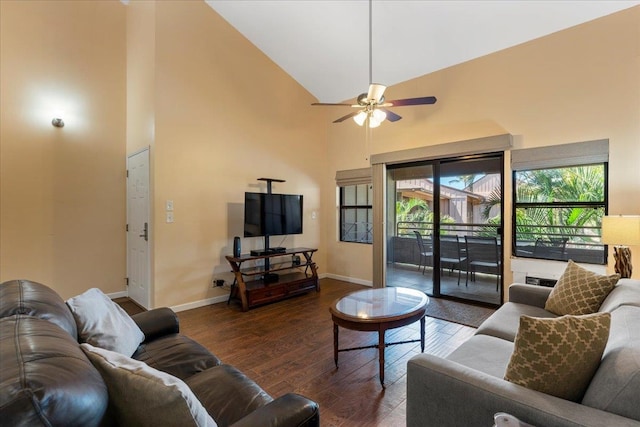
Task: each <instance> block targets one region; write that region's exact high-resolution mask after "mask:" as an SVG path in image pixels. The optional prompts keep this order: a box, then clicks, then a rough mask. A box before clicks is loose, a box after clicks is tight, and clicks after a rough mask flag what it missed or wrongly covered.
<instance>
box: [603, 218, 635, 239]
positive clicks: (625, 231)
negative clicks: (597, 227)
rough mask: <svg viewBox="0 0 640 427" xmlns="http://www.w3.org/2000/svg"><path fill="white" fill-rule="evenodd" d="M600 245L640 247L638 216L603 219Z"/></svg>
mask: <svg viewBox="0 0 640 427" xmlns="http://www.w3.org/2000/svg"><path fill="white" fill-rule="evenodd" d="M602 243H604V244H607V245H626V246H636V245H640V215H613V216H605V217H603V218H602Z"/></svg>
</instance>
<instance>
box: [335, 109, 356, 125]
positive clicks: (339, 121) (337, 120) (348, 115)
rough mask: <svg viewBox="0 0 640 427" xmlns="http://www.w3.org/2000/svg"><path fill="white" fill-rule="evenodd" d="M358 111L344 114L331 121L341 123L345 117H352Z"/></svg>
mask: <svg viewBox="0 0 640 427" xmlns="http://www.w3.org/2000/svg"><path fill="white" fill-rule="evenodd" d="M359 112H360V111H354V112H353V113H349V114H347V115H346V116H342V117H340V118H339V119H336V120H334V121H333V123H342V122H344V121H345V120H347V119H350V118H351V117H354V116H355V115H356V114H358V113H359Z"/></svg>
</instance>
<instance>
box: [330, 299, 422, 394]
mask: <svg viewBox="0 0 640 427" xmlns="http://www.w3.org/2000/svg"><path fill="white" fill-rule="evenodd" d="M428 304H429V297H427V296H426V295H425V294H424V293H423V292H420V291H416V290H414V289H409V288H400V287H386V288H377V289H367V290H363V291H356V292H352V293H350V294H348V295H346V296H344V297H342V298H339V299H337V300H336V301H335V302H334V303H333V304H332V305H331V307H329V311H330V312H331V319H332V320H333V359H334V361H335V363H336V368H337V367H338V353H339V352H341V351H351V350H362V349H365V348H377V349H378V355H379V356H378V359H379V363H380V384H382V386H383V387H384V349H385V347H388V346H390V345H396V344H407V343H412V342H418V341H420V350H421V351H422V352H424V316H425V312H426V311H427V305H428ZM416 320H420V339H419V340H417V339H416V340H409V341H400V342H393V343H385V341H384V334H385V332H386V331H387V329H395V328H399V327H401V326H406V325H409V324H411V323H413V322H415V321H416ZM338 326H342V327H343V328H346V329H352V330H356V331H378V344H377V345H369V346H364V347H352V348H338Z"/></svg>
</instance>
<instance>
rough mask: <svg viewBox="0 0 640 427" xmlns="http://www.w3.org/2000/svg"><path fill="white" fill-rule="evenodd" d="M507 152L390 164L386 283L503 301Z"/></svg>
mask: <svg viewBox="0 0 640 427" xmlns="http://www.w3.org/2000/svg"><path fill="white" fill-rule="evenodd" d="M502 165H503V156H502V153H499V154H491V155H484V156H473V157H465V158H459V159H447V160H431V161H425V162H420V163H413V164H402V165H393V166H387V191H386V194H387V201H386V202H387V203H386V206H387V212H386V221H385V224H386V244H387V251H386V253H387V269H386V271H387V277H386V283H387V286H405V287H411V288H416V289H420V290H422V291H424V292H426V293H427V294H429V295H433V296H448V297H452V298H459V299H465V300H472V301H477V302H483V303H488V304H496V305H498V304H500V302H501V301H502V216H503V215H502V187H503V185H502V184H503V173H502V172H503V166H502Z"/></svg>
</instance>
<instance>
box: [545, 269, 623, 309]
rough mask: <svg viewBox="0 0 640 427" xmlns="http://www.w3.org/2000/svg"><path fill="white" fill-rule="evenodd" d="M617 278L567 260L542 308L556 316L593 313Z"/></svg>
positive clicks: (617, 276)
mask: <svg viewBox="0 0 640 427" xmlns="http://www.w3.org/2000/svg"><path fill="white" fill-rule="evenodd" d="M619 279H620V275H619V274H614V275H611V276H602V275H600V274H597V273H594V272H592V271H589V270H586V269H584V268H582V267H580V266H579V265H578V264H576V263H574V262H573V261H571V260H569V263H568V264H567V268H566V269H565V271H564V273H562V276H560V279H558V282H557V283H556V285H555V286H554V288H553V290H552V291H551V293H550V294H549V298H547V303H546V304H545V306H544V308H545V309H546V310H548V311H550V312H552V313H554V314H557V315H558V316H564V315H565V314H572V315H580V314H591V313H595V312H596V311H598V309H599V308H600V305H601V304H602V301H604V299H605V298H606V297H607V295H609V292H611V290H612V289H613V287H614V286H615V285H616V283H617V282H618V280H619Z"/></svg>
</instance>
